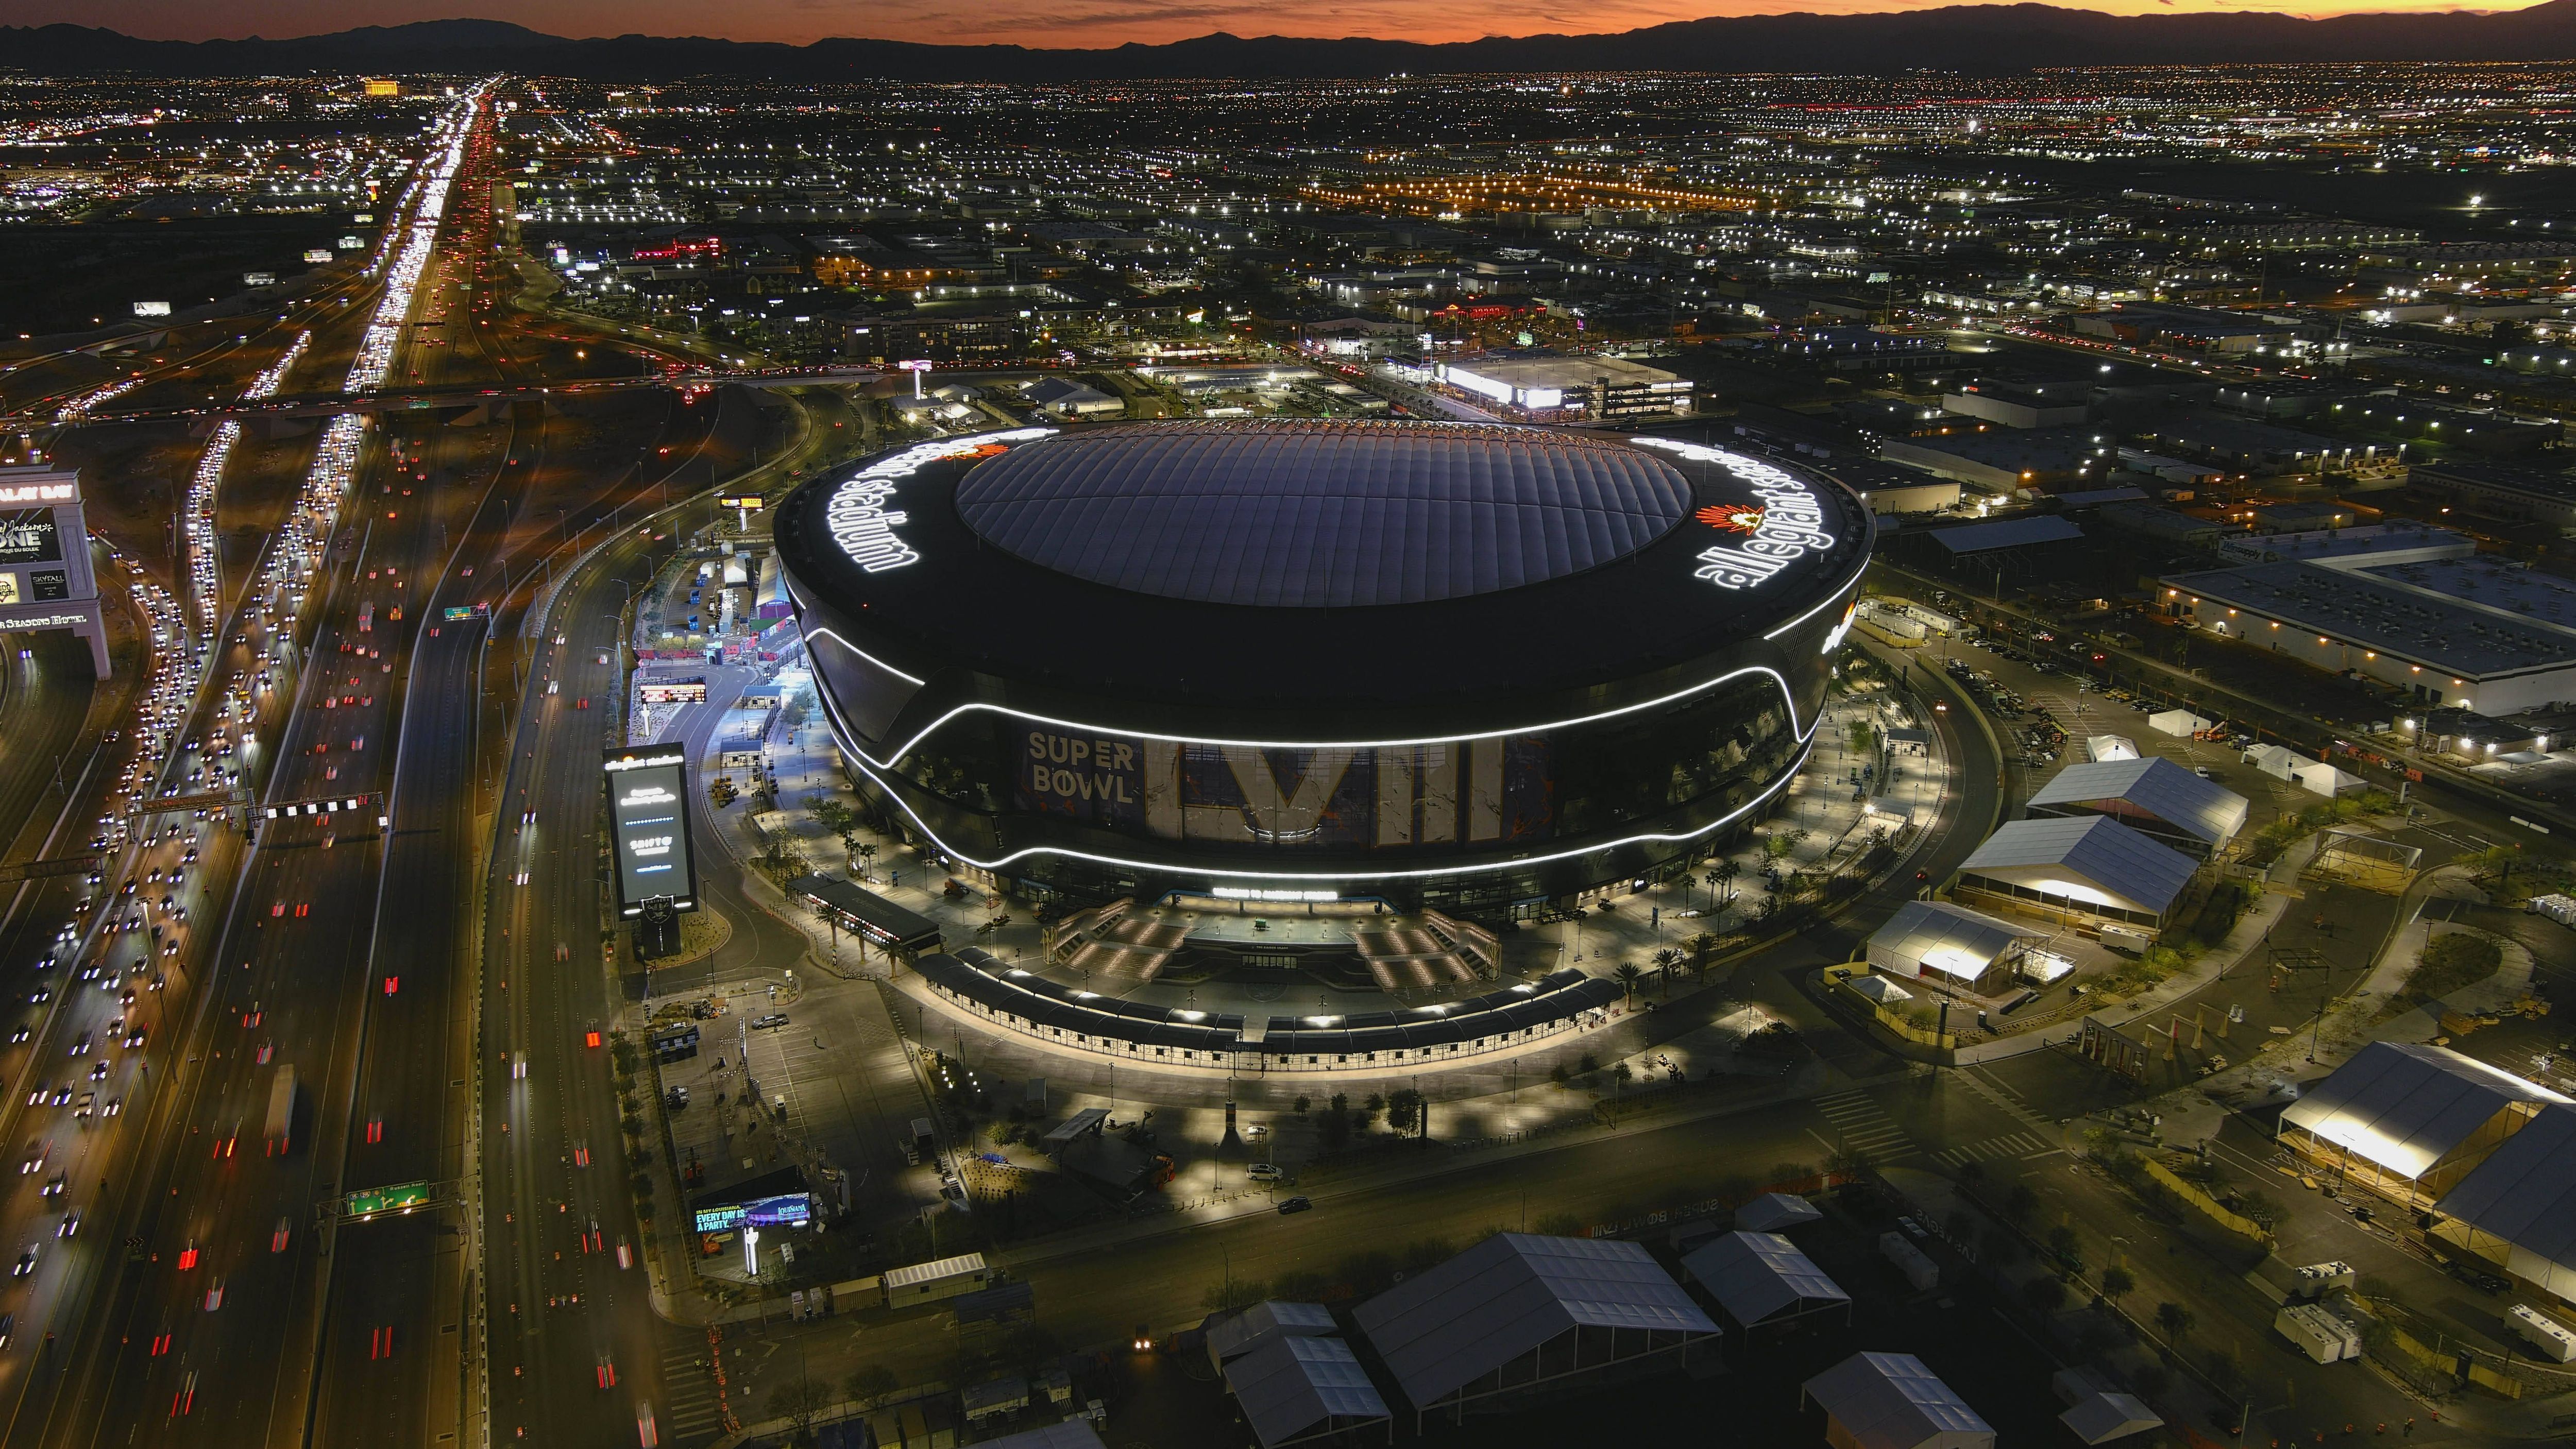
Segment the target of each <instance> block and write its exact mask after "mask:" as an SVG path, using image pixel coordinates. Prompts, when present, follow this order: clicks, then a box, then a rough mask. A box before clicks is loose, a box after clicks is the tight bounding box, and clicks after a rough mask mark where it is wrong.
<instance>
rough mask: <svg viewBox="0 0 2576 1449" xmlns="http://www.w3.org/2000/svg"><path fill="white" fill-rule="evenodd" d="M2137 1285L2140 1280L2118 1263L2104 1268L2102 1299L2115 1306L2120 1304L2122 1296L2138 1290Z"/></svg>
mask: <svg viewBox="0 0 2576 1449" xmlns="http://www.w3.org/2000/svg"><path fill="white" fill-rule="evenodd" d="M2137 1287H2138V1280H2137V1279H2136V1278H2135V1277H2133V1276H2131V1275H2130V1273H2129V1270H2128V1269H2126V1268H2123V1267H2121V1266H2120V1265H2118V1264H2117V1263H2114V1264H2112V1265H2111V1266H2110V1267H2108V1268H2105V1269H2103V1270H2102V1300H2103V1301H2104V1302H2106V1303H2108V1304H2110V1305H2111V1306H2112V1307H2114V1308H2117V1307H2119V1306H2120V1300H2121V1299H2122V1298H2125V1297H2127V1296H2128V1295H2129V1294H2131V1293H2134V1292H2136V1291H2137Z"/></svg>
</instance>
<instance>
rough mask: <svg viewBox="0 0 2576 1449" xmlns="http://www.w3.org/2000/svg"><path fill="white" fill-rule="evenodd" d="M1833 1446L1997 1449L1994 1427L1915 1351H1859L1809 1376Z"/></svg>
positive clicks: (1835, 1448) (1844, 1448)
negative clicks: (1980, 1416) (1952, 1390)
mask: <svg viewBox="0 0 2576 1449" xmlns="http://www.w3.org/2000/svg"><path fill="white" fill-rule="evenodd" d="M1806 1397H1807V1398H1808V1399H1810V1400H1812V1401H1813V1402H1815V1403H1816V1404H1817V1405H1819V1406H1821V1407H1822V1408H1823V1409H1824V1411H1825V1442H1826V1443H1827V1444H1830V1445H1832V1446H1833V1449H1994V1443H1995V1431H1994V1429H1993V1428H1992V1427H1991V1426H1989V1425H1988V1424H1987V1423H1986V1421H1985V1420H1983V1419H1981V1418H1979V1417H1977V1411H1976V1410H1974V1409H1971V1408H1969V1407H1968V1405H1967V1403H1966V1402H1965V1401H1964V1400H1962V1399H1961V1398H1960V1397H1959V1396H1958V1395H1957V1394H1955V1393H1953V1392H1951V1389H1950V1386H1949V1385H1948V1384H1945V1383H1943V1382H1941V1380H1940V1379H1938V1378H1936V1377H1934V1375H1933V1373H1932V1371H1931V1370H1930V1369H1928V1368H1925V1367H1924V1366H1923V1360H1921V1359H1919V1358H1916V1357H1915V1356H1914V1355H1912V1354H1910V1353H1856V1354H1853V1355H1852V1356H1851V1357H1849V1358H1847V1359H1844V1360H1843V1361H1842V1362H1841V1363H1838V1364H1836V1365H1834V1366H1833V1367H1832V1368H1829V1369H1827V1370H1825V1371H1824V1372H1823V1373H1820V1374H1818V1375H1816V1376H1815V1377H1814V1378H1811V1379H1809V1380H1807V1385H1806Z"/></svg>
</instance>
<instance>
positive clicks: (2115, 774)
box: [2028, 746, 2253, 860]
mask: <svg viewBox="0 0 2576 1449" xmlns="http://www.w3.org/2000/svg"><path fill="white" fill-rule="evenodd" d="M2131 753H2132V754H2133V755H2134V753H2135V747H2134V746H2132V747H2131ZM2028 808H2029V811H2030V813H2031V814H2032V815H2033V816H2062V817H2079V816H2086V815H2107V816H2109V817H2111V818H2112V819H2114V820H2117V821H2119V822H2120V823H2121V824H2123V825H2126V826H2128V827H2129V828H2130V829H2132V830H2135V831H2138V832H2139V833H2140V834H2143V835H2147V836H2151V837H2153V838H2154V839H2156V840H2157V841H2160V842H2162V843H2163V844H2166V845H2169V846H2172V847H2173V848H2174V849H2176V850H2179V851H2182V852H2184V853H2185V854H2188V855H2194V856H2198V857H2199V858H2201V859H2203V860H2207V859H2208V858H2210V857H2211V856H2213V855H2216V854H2217V853H2218V852H2219V851H2221V850H2224V849H2226V848H2227V842H2229V841H2231V840H2233V839H2235V838H2236V832H2238V831H2240V830H2243V829H2244V828H2245V817H2246V814H2247V812H2248V811H2250V810H2251V809H2252V808H2253V807H2252V804H2251V802H2249V801H2247V800H2246V798H2245V797H2244V796H2242V795H2239V794H2237V793H2236V792H2235V791H2233V790H2230V789H2228V788H2227V787H2226V786H2224V785H2220V784H2216V783H2214V782H2212V781H2209V780H2204V779H2202V778H2201V777H2200V776H2198V775H2195V774H2193V773H2192V772H2191V771H2189V770H2186V769H2184V768H2183V767H2182V766H2180V765H2177V764H2175V763H2174V762H2173V761H2171V760H2168V759H2165V758H2163V757H2161V756H2159V757H2157V758H2154V759H2136V758H2131V759H2126V760H2094V761H2089V762H2086V763H2083V764H2075V765H2069V766H2067V767H2066V768H2065V769H2063V770H2060V771H2058V773H2057V775H2056V778H2054V779H2052V780H2050V781H2049V782H2048V783H2047V784H2045V785H2042V786H2040V787H2039V790H2038V792H2037V793H2035V794H2033V795H2032V796H2031V797H2030V804H2029V807H2028Z"/></svg>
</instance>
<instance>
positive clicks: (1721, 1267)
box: [1682, 1231, 1851, 1328]
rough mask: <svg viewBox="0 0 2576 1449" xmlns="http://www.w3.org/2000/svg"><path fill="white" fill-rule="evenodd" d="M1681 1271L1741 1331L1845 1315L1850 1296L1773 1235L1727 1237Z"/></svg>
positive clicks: (1687, 1260)
mask: <svg viewBox="0 0 2576 1449" xmlns="http://www.w3.org/2000/svg"><path fill="white" fill-rule="evenodd" d="M1682 1271H1683V1272H1684V1273H1687V1274H1689V1275H1690V1278H1691V1281H1692V1282H1694V1283H1697V1284H1698V1285H1699V1286H1701V1287H1702V1288H1705V1289H1707V1290H1708V1293H1709V1296H1710V1297H1712V1298H1715V1299H1716V1300H1717V1301H1718V1303H1719V1304H1720V1305H1721V1306H1722V1307H1724V1308H1725V1309H1726V1314H1727V1316H1728V1317H1729V1318H1732V1319H1734V1320H1735V1321H1736V1322H1737V1323H1739V1324H1741V1325H1743V1326H1744V1327H1746V1328H1751V1327H1753V1326H1754V1325H1756V1324H1763V1323H1785V1322H1787V1321H1788V1320H1790V1319H1793V1318H1803V1317H1805V1316H1806V1315H1808V1314H1810V1313H1822V1312H1826V1311H1828V1310H1830V1309H1833V1308H1841V1309H1842V1310H1844V1312H1845V1313H1846V1314H1848V1313H1849V1312H1850V1310H1851V1295H1850V1294H1848V1293H1845V1292H1844V1291H1843V1290H1842V1288H1841V1286H1840V1285H1838V1284H1836V1283H1835V1282H1834V1280H1833V1279H1831V1278H1828V1277H1826V1276H1825V1271H1824V1270H1823V1269H1822V1268H1819V1267H1817V1266H1816V1265H1815V1264H1814V1263H1813V1262H1812V1261H1810V1260H1809V1259H1808V1257H1807V1255H1806V1254H1804V1253H1802V1252H1799V1251H1798V1247H1797V1245H1796V1244H1794V1243H1792V1242H1790V1241H1789V1240H1788V1239H1787V1238H1784V1237H1782V1236H1780V1235H1779V1234H1778V1233H1748V1232H1741V1231H1738V1232H1732V1233H1729V1234H1727V1235H1726V1236H1725V1237H1722V1238H1719V1239H1717V1240H1716V1241H1715V1242H1712V1243H1709V1244H1708V1245H1706V1246H1705V1247H1702V1248H1699V1249H1697V1250H1696V1251H1694V1252H1692V1253H1691V1255H1690V1256H1689V1257H1686V1258H1684V1259H1682Z"/></svg>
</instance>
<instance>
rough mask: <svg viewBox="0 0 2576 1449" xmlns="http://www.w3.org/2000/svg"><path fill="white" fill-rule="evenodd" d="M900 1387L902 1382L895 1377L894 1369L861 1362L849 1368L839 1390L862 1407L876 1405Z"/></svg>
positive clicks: (879, 1364)
mask: <svg viewBox="0 0 2576 1449" xmlns="http://www.w3.org/2000/svg"><path fill="white" fill-rule="evenodd" d="M901 1387H903V1384H902V1383H901V1381H899V1380H897V1379H896V1378H895V1376H894V1370H893V1369H890V1368H887V1367H886V1366H885V1365H884V1364H881V1363H863V1364H861V1365H859V1366H858V1367H857V1368H854V1369H852V1370H850V1376H849V1377H848V1378H845V1379H843V1380H841V1392H842V1393H844V1394H847V1395H848V1396H849V1397H850V1398H851V1399H852V1400H853V1401H855V1402H856V1403H857V1404H858V1405H859V1407H860V1408H863V1409H870V1408H874V1407H876V1406H877V1405H878V1404H880V1403H882V1402H884V1401H885V1398H886V1396H887V1395H889V1394H892V1393H893V1392H894V1391H895V1390H897V1389H899V1388H901Z"/></svg>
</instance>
